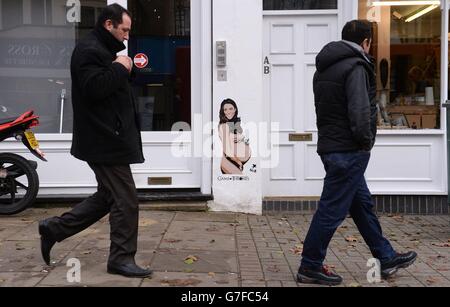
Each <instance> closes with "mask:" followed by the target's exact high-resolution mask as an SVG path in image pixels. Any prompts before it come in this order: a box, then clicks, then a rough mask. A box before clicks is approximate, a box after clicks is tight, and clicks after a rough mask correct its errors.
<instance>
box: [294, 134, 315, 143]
mask: <svg viewBox="0 0 450 307" xmlns="http://www.w3.org/2000/svg"><path fill="white" fill-rule="evenodd" d="M312 140H313V135H312V133H291V134H289V142H312Z"/></svg>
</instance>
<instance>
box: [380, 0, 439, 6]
mask: <svg viewBox="0 0 450 307" xmlns="http://www.w3.org/2000/svg"><path fill="white" fill-rule="evenodd" d="M405 5H438V6H439V5H441V1H434V0H433V1H432V0H429V1H422V0H417V1H374V2H372V6H405Z"/></svg>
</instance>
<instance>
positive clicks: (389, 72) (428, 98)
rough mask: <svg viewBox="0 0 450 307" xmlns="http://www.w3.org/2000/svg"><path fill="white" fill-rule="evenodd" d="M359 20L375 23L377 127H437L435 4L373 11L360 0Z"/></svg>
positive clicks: (437, 32)
mask: <svg viewBox="0 0 450 307" xmlns="http://www.w3.org/2000/svg"><path fill="white" fill-rule="evenodd" d="M368 3H369V4H368ZM409 3H410V2H409ZM407 4H408V3H407ZM359 18H361V19H368V20H370V21H372V22H373V29H374V41H373V47H372V51H371V53H372V55H373V56H374V57H375V59H376V63H377V76H378V106H379V115H378V118H379V120H378V123H379V128H381V129H439V128H440V126H441V125H440V106H439V105H440V80H441V71H440V54H441V12H440V9H439V5H410V4H408V5H396V6H377V7H374V6H370V1H367V0H359Z"/></svg>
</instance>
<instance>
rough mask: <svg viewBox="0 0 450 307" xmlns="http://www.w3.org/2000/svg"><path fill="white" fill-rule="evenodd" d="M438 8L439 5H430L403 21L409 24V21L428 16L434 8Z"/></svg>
mask: <svg viewBox="0 0 450 307" xmlns="http://www.w3.org/2000/svg"><path fill="white" fill-rule="evenodd" d="M438 7H439V5H430V6H429V7H426V8H424V9H423V10H421V11H419V12H417V13H416V14H414V15H412V16H410V17H408V18H407V19H406V20H405V22H411V21H413V20H414V19H417V18H419V17H420V16H423V15H425V14H428V13H429V12H431V11H432V10H434V9H436V8H438Z"/></svg>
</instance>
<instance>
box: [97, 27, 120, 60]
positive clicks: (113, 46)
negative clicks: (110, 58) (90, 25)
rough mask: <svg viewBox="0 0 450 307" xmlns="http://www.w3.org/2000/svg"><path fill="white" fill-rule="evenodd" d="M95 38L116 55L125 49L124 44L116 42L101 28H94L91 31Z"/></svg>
mask: <svg viewBox="0 0 450 307" xmlns="http://www.w3.org/2000/svg"><path fill="white" fill-rule="evenodd" d="M93 33H94V35H95V37H97V38H98V40H99V41H100V42H101V43H102V44H103V45H104V46H105V47H106V48H107V49H108V50H109V51H111V53H113V54H116V53H118V52H120V51H122V50H125V49H126V46H125V44H124V43H122V42H120V41H118V40H117V39H116V38H115V37H114V36H113V35H112V34H111V33H109V32H108V31H107V30H106V29H105V28H104V27H103V26H98V25H97V26H96V27H95V28H94V31H93Z"/></svg>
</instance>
